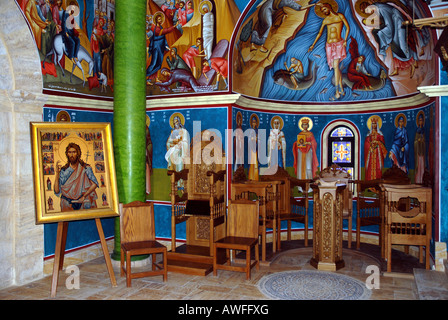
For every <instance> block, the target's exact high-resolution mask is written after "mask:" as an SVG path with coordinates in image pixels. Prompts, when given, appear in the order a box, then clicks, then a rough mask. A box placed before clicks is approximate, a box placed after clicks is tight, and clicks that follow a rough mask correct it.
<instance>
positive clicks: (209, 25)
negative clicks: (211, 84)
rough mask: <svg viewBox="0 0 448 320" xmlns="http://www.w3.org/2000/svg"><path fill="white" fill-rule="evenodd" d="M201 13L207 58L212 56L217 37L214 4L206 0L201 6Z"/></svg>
mask: <svg viewBox="0 0 448 320" xmlns="http://www.w3.org/2000/svg"><path fill="white" fill-rule="evenodd" d="M199 12H200V13H201V15H202V38H203V40H204V53H205V58H206V59H207V60H208V59H210V58H211V56H212V51H213V42H214V36H215V16H214V15H213V13H212V3H211V2H210V1H208V0H204V1H202V2H201V3H200V4H199Z"/></svg>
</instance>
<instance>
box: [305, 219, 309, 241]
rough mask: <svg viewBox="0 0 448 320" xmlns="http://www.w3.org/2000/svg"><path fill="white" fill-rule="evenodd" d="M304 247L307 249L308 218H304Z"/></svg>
mask: <svg viewBox="0 0 448 320" xmlns="http://www.w3.org/2000/svg"><path fill="white" fill-rule="evenodd" d="M305 247H308V217H305Z"/></svg>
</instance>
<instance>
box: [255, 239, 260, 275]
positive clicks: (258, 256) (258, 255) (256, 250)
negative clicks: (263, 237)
mask: <svg viewBox="0 0 448 320" xmlns="http://www.w3.org/2000/svg"><path fill="white" fill-rule="evenodd" d="M255 261H256V265H255V266H256V268H257V270H260V252H259V249H258V243H256V244H255Z"/></svg>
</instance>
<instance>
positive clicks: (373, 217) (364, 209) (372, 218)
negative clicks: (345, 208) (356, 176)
mask: <svg viewBox="0 0 448 320" xmlns="http://www.w3.org/2000/svg"><path fill="white" fill-rule="evenodd" d="M353 183H354V184H355V185H356V192H357V204H356V249H358V250H359V249H360V247H361V227H363V226H371V225H378V226H379V238H378V242H379V246H380V248H381V257H383V258H385V248H386V247H385V245H386V239H385V231H386V230H385V228H386V224H385V215H384V194H383V191H382V189H381V184H383V183H388V184H394V185H405V184H410V183H411V180H410V179H409V177H408V176H407V175H406V173H404V172H403V171H402V170H401V169H400V168H398V167H397V166H395V165H394V166H392V167H391V168H389V169H387V170H386V171H385V172H384V173H383V175H382V178H381V179H376V180H369V181H367V180H355V181H353Z"/></svg>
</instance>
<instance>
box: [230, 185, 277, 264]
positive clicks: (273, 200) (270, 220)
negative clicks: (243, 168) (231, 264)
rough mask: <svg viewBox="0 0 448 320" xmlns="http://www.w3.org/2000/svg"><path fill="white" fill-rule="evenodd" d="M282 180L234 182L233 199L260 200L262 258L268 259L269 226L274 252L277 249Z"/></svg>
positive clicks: (259, 229) (259, 230)
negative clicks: (279, 188)
mask: <svg viewBox="0 0 448 320" xmlns="http://www.w3.org/2000/svg"><path fill="white" fill-rule="evenodd" d="M281 184H282V181H245V182H240V183H232V195H231V198H232V200H243V199H245V200H258V201H259V206H260V210H259V212H260V217H259V228H258V232H259V236H260V237H261V259H262V261H266V253H267V235H268V228H271V229H272V253H273V254H275V252H276V250H277V238H278V237H277V229H278V223H277V208H278V206H277V203H278V186H279V185H281Z"/></svg>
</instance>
